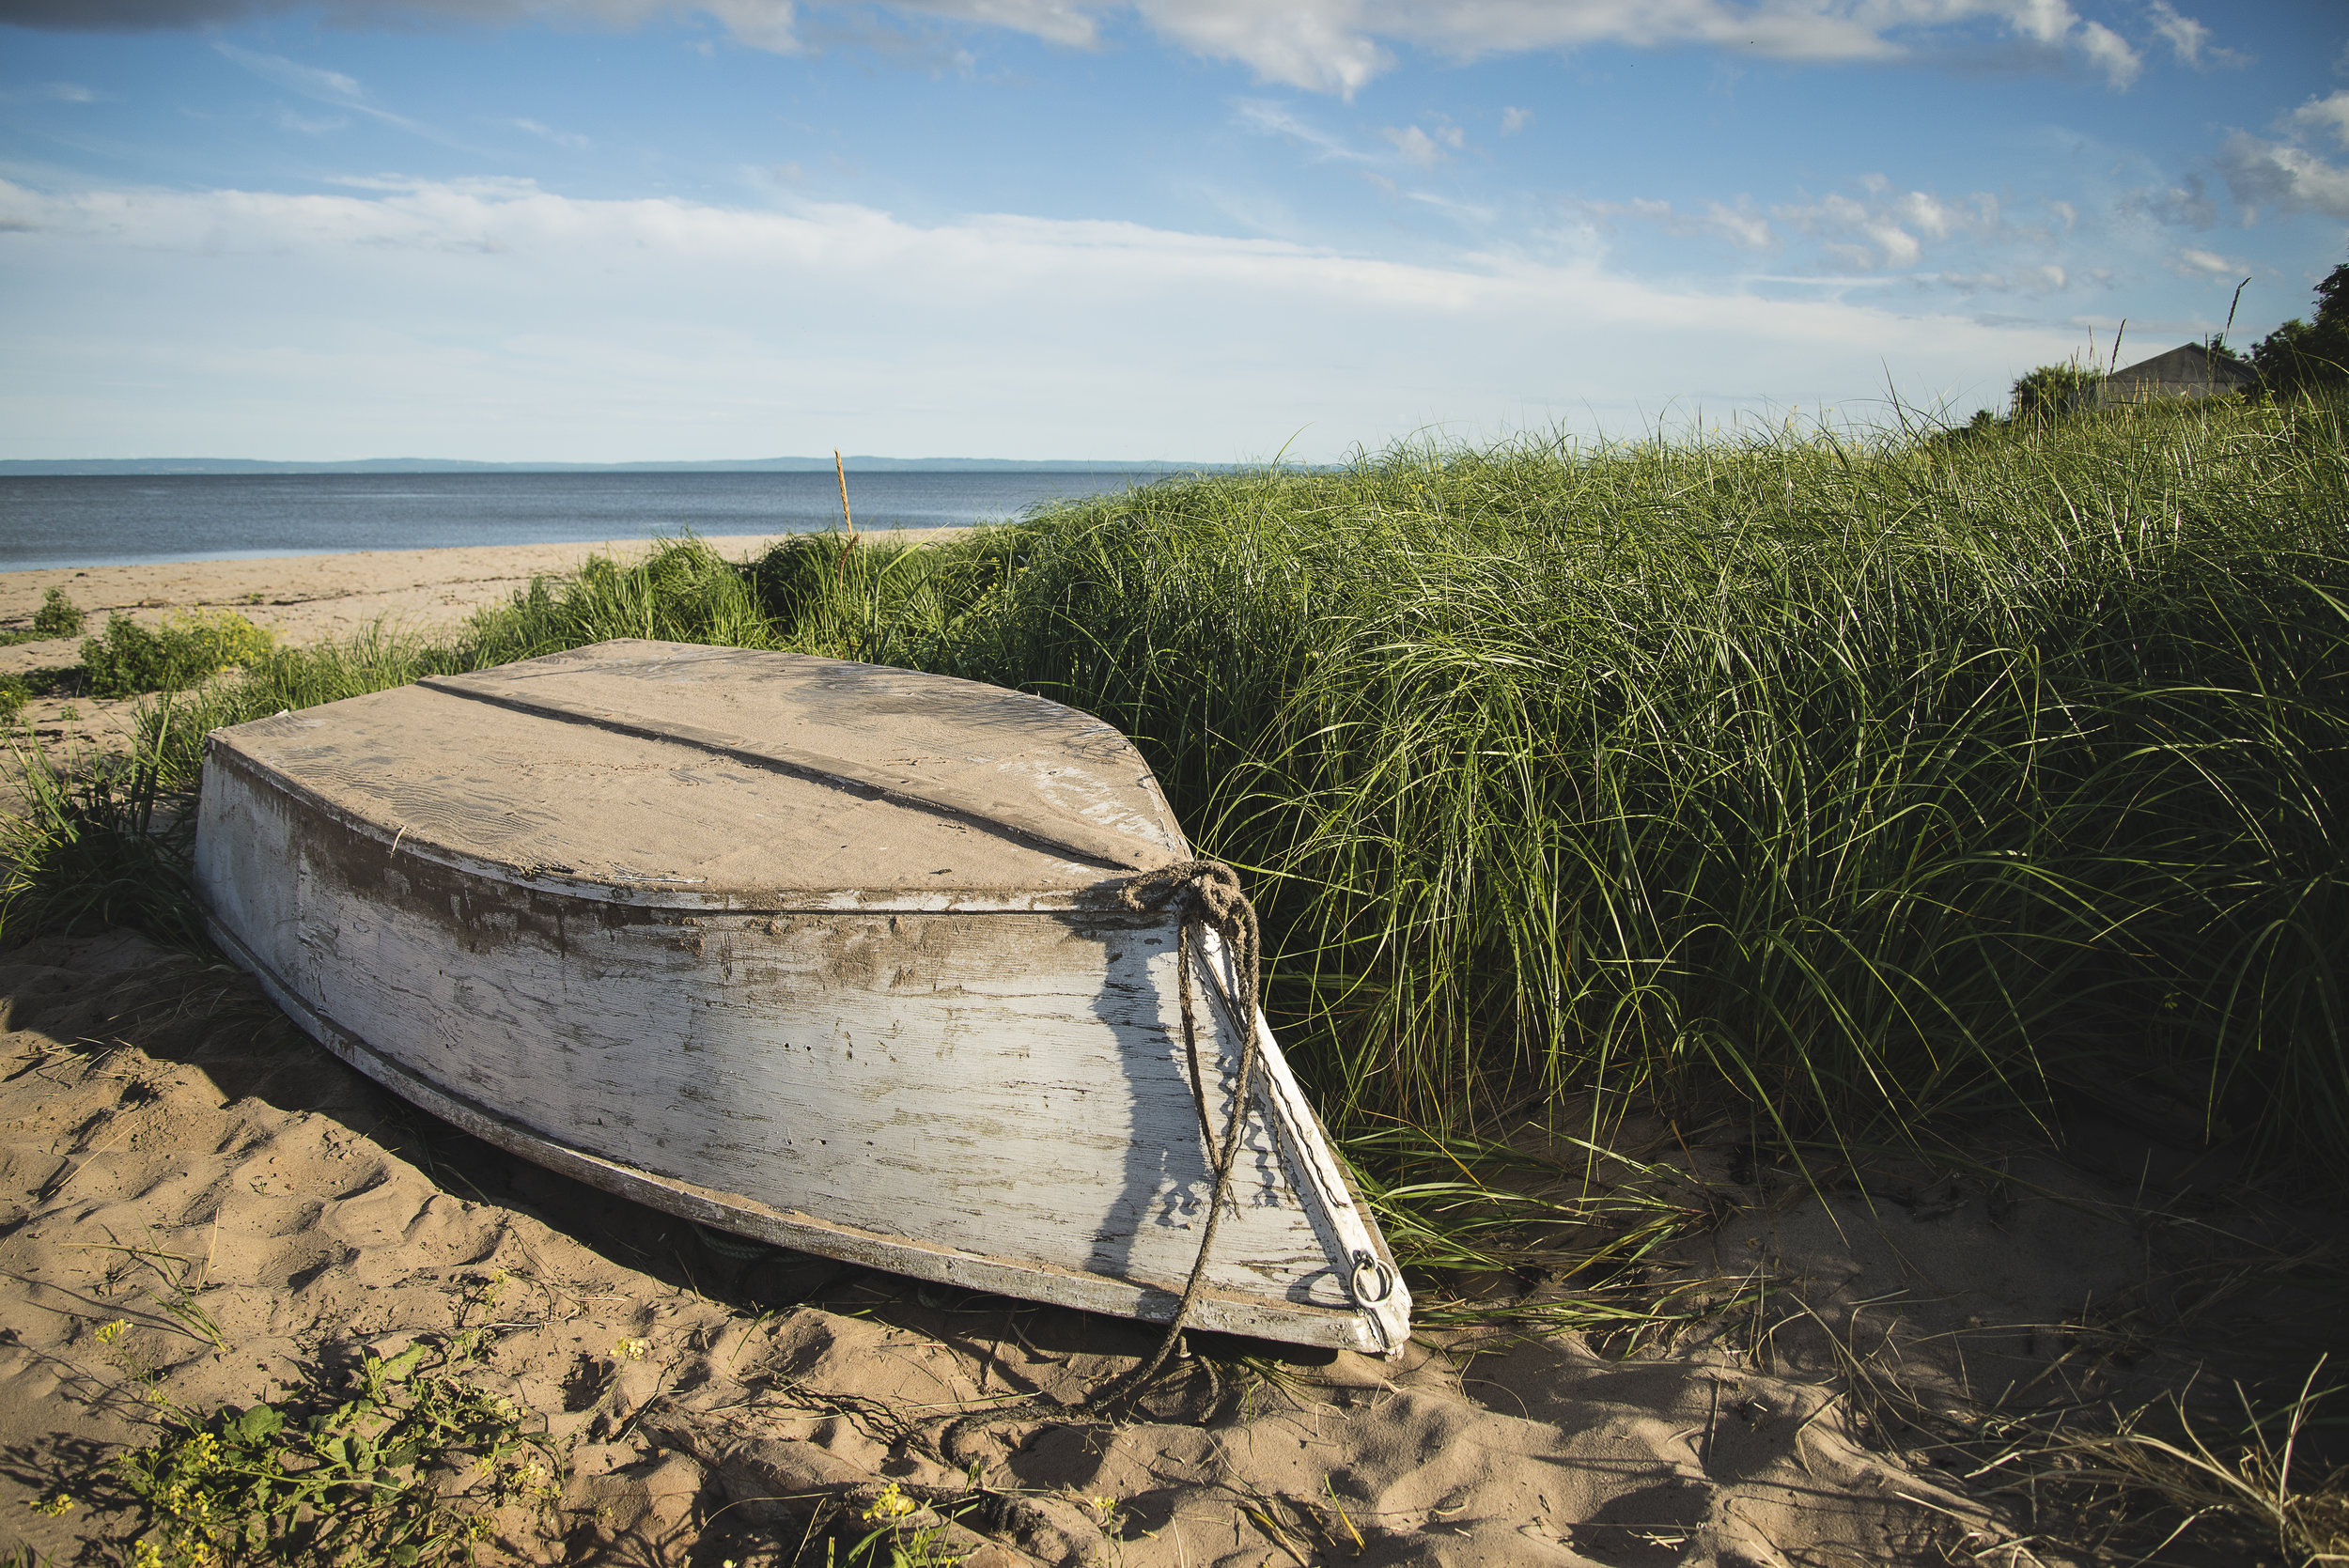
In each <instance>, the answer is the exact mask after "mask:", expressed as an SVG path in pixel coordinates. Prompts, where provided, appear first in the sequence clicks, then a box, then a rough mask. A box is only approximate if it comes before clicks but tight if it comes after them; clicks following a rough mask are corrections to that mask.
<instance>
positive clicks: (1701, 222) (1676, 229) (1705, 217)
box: [1580, 196, 1778, 251]
mask: <svg viewBox="0 0 2349 1568" xmlns="http://www.w3.org/2000/svg"><path fill="white" fill-rule="evenodd" d="M1580 210H1582V211H1583V212H1585V213H1588V214H1590V215H1591V216H1593V217H1597V218H1609V217H1617V216H1620V217H1627V218H1636V219H1638V220H1640V221H1641V222H1642V223H1647V224H1653V225H1656V226H1657V228H1660V229H1662V230H1663V231H1664V232H1665V233H1666V234H1671V235H1677V236H1683V237H1688V236H1700V235H1703V236H1711V237H1712V238H1715V239H1720V240H1727V241H1730V242H1731V243H1732V244H1735V245H1736V246H1738V247H1740V248H1742V249H1745V250H1750V251H1766V250H1770V249H1773V248H1774V247H1776V245H1777V244H1778V236H1777V235H1776V234H1775V233H1773V232H1772V231H1771V229H1770V225H1769V220H1768V219H1766V218H1765V217H1764V216H1763V215H1762V210H1761V209H1760V208H1759V207H1757V206H1755V205H1754V201H1753V198H1752V197H1750V196H1740V197H1738V198H1737V201H1736V202H1735V205H1732V204H1729V203H1726V202H1719V201H1713V202H1707V203H1705V206H1704V210H1703V211H1702V212H1683V211H1680V210H1678V209H1676V208H1674V207H1673V206H1672V203H1671V202H1668V201H1657V200H1654V199H1652V198H1647V197H1634V198H1633V199H1632V200H1630V201H1627V202H1585V203H1582V204H1580Z"/></svg>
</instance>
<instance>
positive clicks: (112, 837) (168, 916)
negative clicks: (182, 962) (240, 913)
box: [0, 707, 203, 948]
mask: <svg viewBox="0 0 2349 1568" xmlns="http://www.w3.org/2000/svg"><path fill="white" fill-rule="evenodd" d="M176 734H177V732H176V730H175V728H174V726H173V723H172V715H171V710H170V708H169V707H163V708H160V709H158V710H157V711H156V712H155V713H153V714H150V715H148V719H147V725H146V731H145V733H144V734H143V736H142V737H141V739H140V741H139V744H138V749H137V751H136V753H134V754H133V755H131V756H101V757H98V758H96V759H95V760H93V761H91V762H90V763H89V764H88V765H87V766H86V767H79V768H73V767H69V768H59V767H58V766H57V765H56V764H55V763H54V762H53V761H52V759H51V758H50V757H49V755H48V754H47V753H43V752H40V751H33V752H29V753H20V757H19V760H20V762H21V763H22V765H23V778H22V782H21V784H20V785H19V794H20V796H21V804H20V805H19V806H18V807H17V815H13V816H0V944H5V945H11V946H12V945H14V944H16V943H19V942H24V941H30V940H32V939H34V938H36V937H43V936H50V935H59V936H65V935H84V934H87V933H91V932H96V931H104V930H109V929H111V928H113V927H115V926H118V925H128V926H132V927H135V928H136V929H138V930H141V931H145V932H147V933H148V935H149V936H152V937H154V938H156V939H158V940H161V941H164V942H169V943H172V944H174V945H176V946H179V947H188V948H194V947H199V946H201V945H202V942H203V937H202V928H203V917H202V915H201V914H200V913H199V912H198V911H197V909H196V907H195V900H194V894H193V893H191V892H190V890H189V885H188V864H189V861H190V858H191V853H192V848H191V846H192V845H193V844H194V833H195V815H194V812H193V811H191V810H189V809H188V807H190V806H191V805H192V804H193V803H194V802H193V799H192V794H182V795H174V794H173V793H172V792H170V791H166V790H163V789H160V788H159V787H158V786H159V783H160V768H159V762H160V759H161V758H162V757H163V755H165V754H166V753H167V750H168V748H169V747H170V746H171V743H172V741H173V739H174V738H175V737H176ZM198 739H199V743H200V736H199V737H198ZM191 789H192V785H191ZM159 800H162V802H163V810H162V811H158V810H157V805H158V801H159Z"/></svg>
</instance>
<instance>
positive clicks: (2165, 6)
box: [2145, 0, 2251, 70]
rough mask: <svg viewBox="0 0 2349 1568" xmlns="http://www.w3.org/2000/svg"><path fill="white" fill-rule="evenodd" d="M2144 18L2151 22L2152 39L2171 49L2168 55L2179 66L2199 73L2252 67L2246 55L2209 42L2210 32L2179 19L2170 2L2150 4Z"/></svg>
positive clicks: (2191, 20) (2162, 0)
mask: <svg viewBox="0 0 2349 1568" xmlns="http://www.w3.org/2000/svg"><path fill="white" fill-rule="evenodd" d="M2145 14H2146V15H2147V16H2149V17H2151V18H2152V19H2153V23H2154V36H2155V38H2158V39H2161V41H2162V42H2164V43H2166V44H2168V45H2169V46H2170V54H2172V55H2173V56H2175V57H2176V59H2177V62H2178V64H2180V65H2182V66H2186V67H2188V68H2190V69H2192V70H2205V69H2207V68H2209V67H2211V66H2247V65H2249V64H2250V63H2251V57H2250V56H2249V55H2248V54H2242V53H2240V52H2238V51H2236V50H2232V49H2223V48H2221V47H2219V46H2218V45H2217V44H2215V43H2213V42H2211V41H2210V38H2211V33H2210V29H2209V28H2207V27H2205V26H2203V25H2202V24H2201V23H2200V22H2198V21H2196V20H2195V19H2194V18H2192V17H2190V16H2184V15H2181V14H2180V13H2179V11H2178V8H2176V7H2175V6H2172V5H2170V3H2169V0H2153V3H2152V4H2151V5H2149V6H2147V7H2146V8H2145Z"/></svg>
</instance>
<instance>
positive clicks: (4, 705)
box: [0, 675, 33, 724]
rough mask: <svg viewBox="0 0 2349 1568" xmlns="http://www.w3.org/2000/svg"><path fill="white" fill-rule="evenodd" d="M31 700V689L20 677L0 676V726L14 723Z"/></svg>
mask: <svg viewBox="0 0 2349 1568" xmlns="http://www.w3.org/2000/svg"><path fill="white" fill-rule="evenodd" d="M32 698H33V689H32V688H31V687H29V686H27V685H25V684H24V679H23V676H22V675H0V724H5V723H12V722H15V720H16V717H17V715H19V714H21V713H23V711H24V705H25V704H26V703H28V702H30V701H32Z"/></svg>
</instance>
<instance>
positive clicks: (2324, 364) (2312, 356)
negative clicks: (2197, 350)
mask: <svg viewBox="0 0 2349 1568" xmlns="http://www.w3.org/2000/svg"><path fill="white" fill-rule="evenodd" d="M2251 368H2253V369H2254V370H2257V371H2258V372H2259V376H2260V388H2261V390H2262V391H2264V392H2267V393H2271V394H2282V393H2288V392H2312V391H2315V390H2316V389H2317V388H2319V387H2336V386H2349V261H2344V262H2342V263H2341V265H2340V266H2338V267H2336V268H2334V269H2333V270H2332V272H2330V273H2328V274H2326V279H2325V281H2324V282H2323V283H2320V284H2318V285H2317V286H2316V319H2315V320H2313V321H2303V320H2301V319H2300V318H2298V317H2295V318H2292V319H2291V320H2289V321H2286V322H2285V323H2284V324H2283V325H2282V326H2280V327H2278V328H2277V329H2276V330H2275V331H2274V332H2272V333H2269V334H2267V335H2266V336H2265V337H2263V338H2261V339H2260V340H2259V341H2258V342H2257V343H2255V344H2253V345H2252V346H2251Z"/></svg>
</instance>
